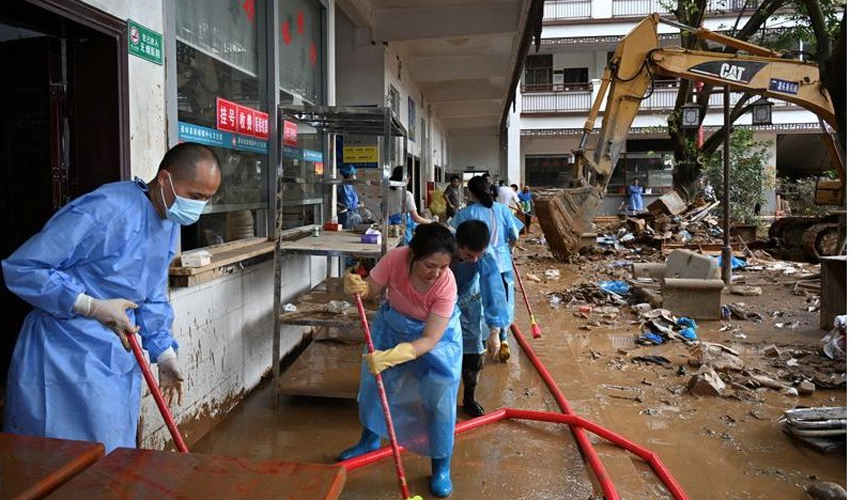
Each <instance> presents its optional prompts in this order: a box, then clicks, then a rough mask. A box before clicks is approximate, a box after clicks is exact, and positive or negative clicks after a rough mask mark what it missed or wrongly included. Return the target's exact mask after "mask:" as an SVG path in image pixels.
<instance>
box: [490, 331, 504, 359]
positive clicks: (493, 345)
mask: <svg viewBox="0 0 850 500" xmlns="http://www.w3.org/2000/svg"><path fill="white" fill-rule="evenodd" d="M500 332H501V328H490V336H489V337H487V356H488V357H489V358H490V359H494V360H495V359H499V346H500V345H501V341H500V340H499V333H500Z"/></svg>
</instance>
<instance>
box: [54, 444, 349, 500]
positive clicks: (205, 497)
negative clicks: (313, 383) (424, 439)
mask: <svg viewBox="0 0 850 500" xmlns="http://www.w3.org/2000/svg"><path fill="white" fill-rule="evenodd" d="M345 477H346V476H345V469H343V468H342V467H339V466H336V465H316V464H304V463H297V462H284V461H281V460H263V461H254V460H249V459H247V458H236V457H224V456H217V455H203V454H198V453H172V452H167V451H154V450H131V449H126V448H119V449H117V450H115V451H113V452H112V453H110V454H109V455H107V456H106V458H104V459H102V460H101V461H100V462H98V463H97V464H95V465H94V466H92V467H89V468H88V469H87V470H86V471H85V472H83V473H82V474H80V475H78V476H77V477H75V478H74V479H73V480H72V481H70V482H68V483H67V484H65V485H64V486H62V487H61V488H59V489H58V490H56V491H55V492H54V493H53V494H52V495H51V496H50V497H49V498H50V499H51V500H53V499H77V500H91V499H93V498H109V499H123V498H132V499H134V500H135V499H157V500H159V499H163V498H180V499H186V500H194V499H198V500H217V499H221V500H239V499H250V500H266V499H268V500H272V499H273V500H282V499H287V500H320V499H327V500H333V499H336V498H339V494H340V493H341V492H342V487H343V485H344V484H345Z"/></svg>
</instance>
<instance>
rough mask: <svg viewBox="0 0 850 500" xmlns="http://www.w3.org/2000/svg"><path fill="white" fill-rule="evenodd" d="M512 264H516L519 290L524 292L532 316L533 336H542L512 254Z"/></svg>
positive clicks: (536, 337)
mask: <svg viewBox="0 0 850 500" xmlns="http://www.w3.org/2000/svg"><path fill="white" fill-rule="evenodd" d="M511 264H512V265H513V266H514V274H515V275H516V282H517V283H519V291H520V292H522V299H523V300H524V301H525V308H526V309H528V316H529V317H530V318H531V337H532V338H535V339H538V338H540V327H538V326H537V320H535V319H534V313H533V312H531V304H530V303H529V302H528V295H527V294H526V293H525V285H523V284H522V277H520V275H519V269H518V268H517V266H516V261H515V260H514V256H513V255H511Z"/></svg>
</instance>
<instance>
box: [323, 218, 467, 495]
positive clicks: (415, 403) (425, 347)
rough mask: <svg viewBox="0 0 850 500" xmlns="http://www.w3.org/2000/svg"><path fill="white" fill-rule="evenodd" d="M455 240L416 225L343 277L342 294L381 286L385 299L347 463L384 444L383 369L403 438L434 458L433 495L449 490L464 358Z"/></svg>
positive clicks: (367, 293)
mask: <svg viewBox="0 0 850 500" xmlns="http://www.w3.org/2000/svg"><path fill="white" fill-rule="evenodd" d="M455 251H456V244H455V239H454V236H452V233H451V232H450V231H449V230H448V229H446V228H445V227H443V226H440V225H439V224H423V225H420V226H418V227H417V228H416V232H415V233H414V235H413V239H412V240H411V241H410V245H409V246H406V247H400V248H396V249H394V250H391V251H390V252H388V253H387V254H386V255H385V256H384V257H383V258H382V259H381V260H380V261H379V262H378V264H377V265H376V266H375V268H374V269H372V272H371V274H370V275H369V277H368V278H367V279H366V280H365V281H364V280H363V279H362V278H360V276H358V275H356V274H348V275H346V276H345V280H344V285H345V291H346V293H349V294H359V295H361V296H362V297H364V298H369V297H376V296H378V295H380V294H381V293H382V292H383V291H384V290H386V292H387V295H386V297H387V300H386V301H384V303H383V304H382V305H381V307H380V309H379V310H378V313H377V314H376V316H375V319H374V321H373V324H372V340H373V342H374V344H375V349H376V350H375V352H374V353H372V354H368V355H366V356H364V363H363V368H362V369H361V372H360V393H359V394H358V396H357V401H358V403H359V404H360V422H361V423H362V424H363V433H362V435H361V437H360V441H359V442H358V443H357V444H356V445H354V446H353V447H351V448H349V449H347V450H345V451H343V452H342V453H341V454H340V456H339V459H340V460H347V459H349V458H351V457H355V456H357V455H361V454H363V453H367V452H370V451H373V450H376V449H378V448H379V447H380V446H381V437H382V436H383V437H386V436H387V430H386V423H385V422H384V414H383V410H382V409H381V403H380V399H379V396H378V389H377V384H376V382H375V378H374V376H373V375H374V374H377V373H381V374H382V377H383V379H384V386H385V387H386V390H387V397H388V399H389V402H390V412H391V413H392V416H393V424H394V426H395V428H396V434H397V436H398V439H399V442H400V443H401V444H402V445H403V446H404V447H405V448H407V449H408V450H410V451H413V452H416V453H419V454H422V455H427V456H429V457H431V472H432V475H431V492H432V493H433V494H434V495H435V496H438V497H446V496H449V495H450V494H451V492H452V483H451V472H450V463H451V456H452V450H453V447H454V426H455V420H456V417H457V391H458V386H459V384H460V368H461V359H462V355H463V346H462V344H461V329H460V312H459V310H458V308H457V285H456V283H455V279H454V275H453V274H452V271H451V270H450V269H449V264H451V262H452V257H453V256H454V253H455Z"/></svg>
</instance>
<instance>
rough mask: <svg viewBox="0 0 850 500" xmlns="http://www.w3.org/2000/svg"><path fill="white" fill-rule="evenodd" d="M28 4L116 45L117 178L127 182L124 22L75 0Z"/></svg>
mask: <svg viewBox="0 0 850 500" xmlns="http://www.w3.org/2000/svg"><path fill="white" fill-rule="evenodd" d="M24 1H25V2H27V3H29V4H30V5H33V6H36V7H40V8H42V9H44V10H47V11H50V12H53V13H54V14H57V15H59V16H61V17H63V18H65V19H68V20H70V21H73V22H75V23H78V24H81V25H83V26H86V27H88V28H91V29H93V30H95V31H98V32H99V33H102V34H104V35H106V36H108V37H110V38H113V39H114V40H115V42H116V43H117V44H118V46H117V48H118V50H117V51H116V55H117V58H118V60H117V61H116V62H117V68H118V75H117V76H118V78H117V81H118V126H119V136H120V137H121V140H120V142H119V143H118V155H119V166H120V170H121V172H120V178H121V179H123V180H128V179H130V91H129V86H130V77H129V70H128V65H129V63H128V58H129V54H128V52H127V23H126V22H125V21H123V20H121V19H118V18H117V17H115V16H112V15H110V14H107V13H105V12H103V11H101V10H98V9H96V8H94V7H92V6H91V5H88V4H86V3H83V2H80V1H78V0H24Z"/></svg>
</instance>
